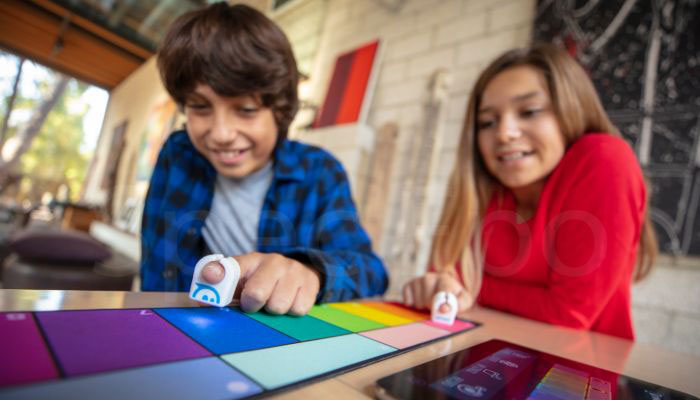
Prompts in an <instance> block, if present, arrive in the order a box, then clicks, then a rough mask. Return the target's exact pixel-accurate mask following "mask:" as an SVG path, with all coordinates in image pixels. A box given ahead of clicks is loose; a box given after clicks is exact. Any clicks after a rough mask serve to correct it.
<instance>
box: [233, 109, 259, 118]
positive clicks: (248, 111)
mask: <svg viewBox="0 0 700 400" xmlns="http://www.w3.org/2000/svg"><path fill="white" fill-rule="evenodd" d="M238 112H240V113H241V114H243V115H244V116H253V115H255V113H257V112H258V108H257V107H240V108H239V109H238Z"/></svg>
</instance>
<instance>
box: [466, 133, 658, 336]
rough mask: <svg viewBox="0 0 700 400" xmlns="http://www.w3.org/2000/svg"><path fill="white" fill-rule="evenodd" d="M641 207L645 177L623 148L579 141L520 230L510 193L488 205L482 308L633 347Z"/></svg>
mask: <svg viewBox="0 0 700 400" xmlns="http://www.w3.org/2000/svg"><path fill="white" fill-rule="evenodd" d="M645 208H646V189H645V186H644V179H643V175H642V171H641V169H640V167H639V163H638V161H637V158H636V157H635V155H634V153H633V152H632V149H631V148H630V147H629V146H628V145H627V143H625V142H624V141H623V140H622V139H620V138H616V137H613V136H609V135H604V134H587V135H585V136H583V137H582V138H580V139H579V140H578V141H576V142H575V143H574V144H573V145H571V146H570V148H569V149H568V150H567V152H566V154H565V155H564V157H563V158H562V160H561V162H560V163H559V165H557V167H556V168H555V169H554V171H553V172H552V174H551V175H550V176H549V177H548V178H547V182H546V183H545V185H544V188H543V190H542V194H541V196H540V199H539V202H538V204H537V209H536V210H535V213H534V214H533V216H532V218H531V219H530V220H528V221H525V222H523V223H521V224H518V223H517V222H516V220H515V213H514V211H515V199H514V197H513V194H512V193H511V192H510V191H506V192H505V193H503V194H500V195H495V196H494V198H492V199H491V202H490V203H489V207H488V209H487V213H486V215H485V217H484V224H483V231H482V240H483V243H482V245H483V246H484V249H485V251H484V268H485V273H484V279H483V285H482V288H481V292H480V294H479V298H478V301H479V303H480V304H483V305H485V306H489V307H493V308H497V309H500V310H504V311H508V312H511V313H514V314H518V315H521V316H524V317H527V318H532V319H536V320H540V321H544V322H549V323H552V324H555V325H562V326H568V327H572V328H578V329H590V330H593V331H598V332H602V333H607V334H610V335H615V336H620V337H623V338H627V339H634V330H633V327H632V318H631V299H630V286H631V280H632V274H633V271H634V268H635V263H636V255H637V249H638V246H639V241H640V232H641V226H642V223H643V221H644V213H645Z"/></svg>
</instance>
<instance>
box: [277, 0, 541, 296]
mask: <svg viewBox="0 0 700 400" xmlns="http://www.w3.org/2000/svg"><path fill="white" fill-rule="evenodd" d="M299 2H300V3H301V2H302V1H299ZM304 3H305V4H306V3H313V4H316V5H318V6H319V7H321V4H322V3H323V2H321V1H318V0H310V1H307V2H304ZM326 7H327V9H326V19H325V25H324V27H323V30H322V34H321V41H320V44H319V50H318V55H317V57H316V60H315V64H314V68H313V69H312V72H311V80H310V86H311V93H312V95H311V99H312V100H313V101H314V102H316V103H317V104H319V103H320V102H321V100H322V99H323V97H324V95H325V91H326V87H327V85H328V80H329V75H330V73H331V70H332V66H333V63H334V62H335V58H336V57H337V55H338V54H340V53H343V52H346V51H348V50H351V49H354V48H356V47H359V46H360V45H362V44H365V43H367V42H370V41H372V40H375V39H380V41H381V46H382V48H381V50H380V51H381V53H380V55H379V57H380V63H379V65H378V67H379V71H378V72H379V76H378V80H377V87H376V91H375V93H374V99H373V101H372V103H371V106H370V112H369V116H368V123H369V125H370V126H371V127H373V128H374V129H375V131H377V130H379V129H380V128H381V127H382V126H383V125H384V124H386V123H396V124H397V125H398V137H397V143H396V152H397V153H396V154H395V157H394V158H393V166H392V168H391V171H392V172H391V173H392V177H391V180H390V182H392V184H391V186H390V187H389V188H386V190H388V197H387V201H388V203H389V204H388V207H387V208H386V209H387V210H391V211H390V212H388V213H387V215H386V217H385V220H384V224H383V225H384V228H383V232H382V234H381V236H380V237H375V238H374V239H375V243H374V246H375V248H376V249H377V250H378V251H379V253H380V254H381V255H382V256H383V257H384V258H385V260H387V264H388V265H389V268H390V274H391V277H392V286H391V289H390V291H391V292H393V293H396V292H397V290H398V289H399V288H400V287H401V286H402V284H403V282H405V281H406V280H407V279H409V278H411V277H413V276H414V275H415V274H417V273H419V272H421V271H423V270H424V268H425V260H426V258H427V250H428V247H429V241H430V238H429V235H430V233H431V232H432V231H433V229H434V224H435V223H436V222H437V219H438V217H439V211H440V209H441V207H442V201H443V195H444V190H445V185H446V181H447V177H448V174H449V172H450V170H451V168H452V164H453V162H454V154H455V148H456V146H457V140H458V138H459V131H460V128H461V124H462V120H463V117H464V116H463V114H464V110H465V108H466V99H467V94H468V91H469V89H470V87H471V85H472V84H473V81H474V79H475V78H476V74H477V73H478V71H479V70H480V69H481V68H482V67H483V66H484V65H485V63H487V62H488V61H490V59H491V58H493V57H495V56H496V55H497V54H499V53H501V52H503V51H505V50H507V49H510V48H512V47H516V46H523V45H526V44H527V43H528V41H529V37H530V32H531V26H532V21H533V18H534V7H535V4H534V1H531V0H524V1H523V0H500V1H483V0H408V1H384V2H381V1H371V0H361V1H353V0H329V1H328V2H327V6H326ZM291 29H292V30H291V31H287V33H288V34H289V35H290V36H294V35H295V33H294V30H293V29H294V28H291ZM440 69H443V70H445V71H446V72H447V73H448V75H449V79H448V80H449V81H450V83H448V84H447V85H446V90H447V96H446V99H445V100H444V102H443V104H442V110H441V111H442V114H441V115H443V116H444V117H443V119H444V121H442V122H443V123H442V124H441V129H440V132H439V134H438V137H436V138H435V141H436V142H437V143H441V144H440V145H439V146H438V148H437V149H433V148H432V147H431V148H430V149H428V146H426V144H425V143H421V141H420V140H416V138H417V137H420V136H421V135H423V134H425V132H424V129H423V127H424V125H423V124H424V121H425V120H426V116H427V115H426V113H427V111H426V107H425V102H426V101H427V99H428V97H429V84H430V79H431V76H433V74H434V73H435V72H436V71H438V70H440ZM433 150H434V151H435V153H436V156H435V157H431V156H430V155H429V154H425V153H426V152H427V151H429V152H431V153H432V152H433ZM421 157H431V158H433V159H434V160H435V162H436V163H437V165H435V168H434V169H433V171H434V173H433V174H432V175H431V176H430V177H429V179H428V184H427V188H428V189H427V191H426V194H425V196H422V195H421V196H419V197H421V198H420V202H418V203H416V202H415V201H411V199H412V198H414V197H416V196H414V194H415V193H416V191H418V190H422V189H421V188H416V187H413V186H412V184H413V182H412V180H411V178H410V177H406V176H405V172H406V171H408V170H413V168H412V166H413V162H415V161H416V160H417V159H419V158H421ZM428 164H429V163H428ZM402 174H403V176H402ZM416 208H418V209H416ZM424 211H426V212H425V213H424ZM414 214H425V218H423V220H422V221H416V224H418V225H420V224H421V223H423V224H425V222H429V224H428V225H429V226H423V228H422V229H421V231H422V232H427V233H428V235H427V237H423V240H420V241H417V243H413V244H409V243H407V241H406V238H407V237H410V236H411V235H412V231H413V229H412V227H413V225H406V224H405V223H404V222H405V220H406V217H407V216H410V215H414ZM408 242H411V240H408ZM406 246H411V248H410V249H409V248H407V247H406ZM408 253H411V254H414V253H415V257H414V258H413V261H415V262H412V263H410V265H406V264H404V263H403V262H402V260H401V259H402V256H401V255H402V254H408Z"/></svg>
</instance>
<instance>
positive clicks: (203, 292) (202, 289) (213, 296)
mask: <svg viewBox="0 0 700 400" xmlns="http://www.w3.org/2000/svg"><path fill="white" fill-rule="evenodd" d="M195 285H197V288H196V289H195V291H194V293H192V298H194V299H195V300H199V301H203V302H206V303H209V304H213V305H219V303H221V296H219V292H218V291H217V290H216V289H214V288H213V287H212V286H209V285H205V284H203V283H199V282H195Z"/></svg>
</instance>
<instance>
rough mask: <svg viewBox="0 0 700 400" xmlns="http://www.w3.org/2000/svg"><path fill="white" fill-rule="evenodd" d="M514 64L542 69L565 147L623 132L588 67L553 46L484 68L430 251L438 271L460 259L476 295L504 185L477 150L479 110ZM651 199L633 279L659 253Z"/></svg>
mask: <svg viewBox="0 0 700 400" xmlns="http://www.w3.org/2000/svg"><path fill="white" fill-rule="evenodd" d="M515 66H530V67H532V68H534V69H535V70H537V71H538V72H539V73H540V74H542V76H543V78H544V80H545V81H546V82H547V89H548V91H549V95H550V98H551V101H552V106H553V109H554V113H555V115H556V117H557V120H558V122H559V128H560V129H561V132H562V133H563V135H564V138H565V141H566V143H567V146H568V145H570V144H571V143H573V142H575V141H576V140H577V139H578V138H580V137H581V136H582V135H584V134H586V133H588V132H604V133H607V134H610V135H613V136H618V137H619V136H621V135H620V132H619V131H618V129H617V128H616V127H615V126H614V125H613V124H612V122H610V119H609V118H608V115H607V114H606V112H605V110H604V109H603V106H602V104H601V102H600V99H599V98H598V94H597V93H596V90H595V88H594V86H593V83H592V82H591V80H590V78H589V77H588V75H587V74H586V72H585V71H584V69H583V68H582V67H581V66H580V65H579V64H578V63H577V62H576V61H575V60H574V59H573V58H572V57H570V56H569V55H568V54H566V53H565V52H564V51H563V50H561V49H559V48H557V47H555V46H553V45H549V44H537V45H534V46H533V47H531V48H528V49H515V50H511V51H508V52H506V53H504V54H503V55H501V56H500V57H499V58H497V59H496V60H495V61H493V62H492V63H491V64H490V65H489V66H488V67H487V68H486V69H485V70H484V71H483V72H482V73H481V75H480V76H479V79H477V81H476V83H475V84H474V89H473V90H472V92H471V95H470V97H469V103H468V105H467V112H466V116H465V119H464V125H463V127H462V134H461V137H460V141H459V149H458V152H457V159H456V162H455V166H454V169H453V171H452V174H451V175H450V180H449V184H448V188H447V195H446V198H445V204H444V206H443V210H442V216H441V217H440V222H439V224H438V227H437V230H436V232H435V237H434V238H433V245H432V250H431V256H430V262H431V263H432V265H433V266H434V268H435V269H436V270H437V271H447V272H452V273H454V272H456V265H457V263H458V262H459V263H460V265H461V269H460V272H461V274H462V277H463V282H464V283H465V285H466V286H467V287H466V289H467V290H468V291H469V292H470V293H473V294H474V297H476V295H478V292H479V288H480V286H481V278H482V274H483V259H482V254H481V252H482V249H481V241H480V237H481V234H480V231H481V220H482V218H483V217H484V214H485V212H486V207H487V205H488V202H489V200H490V198H491V196H492V194H493V193H494V191H496V190H498V189H499V188H500V187H501V186H500V184H499V183H498V181H497V180H495V179H494V178H493V177H492V176H491V175H490V174H489V173H488V170H487V169H486V166H485V164H484V162H483V160H482V157H481V154H480V153H479V151H478V149H477V143H476V125H477V121H476V117H477V111H478V110H479V106H480V102H481V97H482V95H483V93H484V90H485V89H486V86H487V85H488V83H489V82H490V81H491V80H492V79H493V78H494V77H495V76H496V75H498V74H499V73H501V72H503V71H504V70H506V69H508V68H511V67H515ZM647 185H648V183H647ZM649 192H651V190H650V189H649V187H648V190H647V193H649ZM648 204H649V202H648V195H647V212H646V215H645V217H644V224H643V226H642V232H641V241H640V246H639V253H638V256H637V267H636V269H635V273H634V281H639V280H641V279H643V278H644V277H646V276H647V275H648V274H649V272H650V271H651V268H652V266H653V263H654V259H655V257H656V254H657V252H658V245H657V242H656V236H655V234H654V230H653V227H652V225H651V221H650V218H649V215H650V213H649V211H648Z"/></svg>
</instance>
